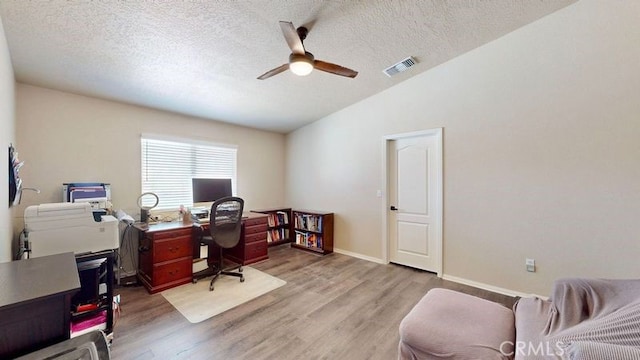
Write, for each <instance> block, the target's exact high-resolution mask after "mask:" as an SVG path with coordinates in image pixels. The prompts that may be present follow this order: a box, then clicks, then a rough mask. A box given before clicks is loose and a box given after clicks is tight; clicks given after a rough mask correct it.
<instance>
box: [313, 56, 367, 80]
mask: <svg viewBox="0 0 640 360" xmlns="http://www.w3.org/2000/svg"><path fill="white" fill-rule="evenodd" d="M313 63H314V65H313V67H314V68H316V69H318V70H320V71H324V72H328V73H331V74H335V75H340V76H346V77H350V78H354V77H356V75H358V72H357V71H355V70H351V69H348V68H346V67H343V66H340V65H336V64H332V63H328V62H324V61H320V60H315V61H314V62H313Z"/></svg>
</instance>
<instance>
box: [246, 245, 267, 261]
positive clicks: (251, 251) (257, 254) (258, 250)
mask: <svg viewBox="0 0 640 360" xmlns="http://www.w3.org/2000/svg"><path fill="white" fill-rule="evenodd" d="M244 257H245V264H247V263H253V262H256V261H260V260H264V259H267V258H268V257H269V255H268V246H267V242H266V241H263V242H255V243H251V244H245V248H244Z"/></svg>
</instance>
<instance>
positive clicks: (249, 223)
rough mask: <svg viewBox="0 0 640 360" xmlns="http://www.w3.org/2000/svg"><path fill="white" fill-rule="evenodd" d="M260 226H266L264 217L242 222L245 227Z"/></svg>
mask: <svg viewBox="0 0 640 360" xmlns="http://www.w3.org/2000/svg"><path fill="white" fill-rule="evenodd" d="M262 224H265V225H266V224H267V217H266V216H260V217H252V218H248V219H245V220H244V225H245V226H253V225H262Z"/></svg>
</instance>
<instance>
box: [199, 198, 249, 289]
mask: <svg viewBox="0 0 640 360" xmlns="http://www.w3.org/2000/svg"><path fill="white" fill-rule="evenodd" d="M243 209H244V200H242V199H241V198H239V197H233V196H228V197H224V198H221V199H218V200H216V201H215V202H214V203H213V204H212V205H211V213H210V215H209V236H207V235H206V233H204V232H201V238H200V242H201V243H202V244H205V245H216V246H217V247H218V249H219V251H217V254H215V255H217V261H216V262H215V263H212V262H210V258H211V257H213V256H215V255H214V254H211V253H209V254H208V255H207V256H208V257H209V259H207V263H209V266H210V269H211V270H213V274H211V273H209V274H206V272H205V273H204V274H203V273H202V272H201V273H198V274H194V277H193V282H194V283H196V282H197V281H198V279H199V278H203V277H208V276H211V275H213V279H211V284H210V285H209V291H213V283H214V281H216V279H217V278H218V277H219V276H220V275H230V276H236V277H239V278H240V282H244V275H243V274H242V265H241V264H236V265H235V266H232V267H228V268H225V267H224V257H223V255H224V254H223V251H224V249H231V248H233V247H235V246H236V245H238V242H239V241H240V232H241V230H242V211H243ZM213 247H214V248H215V246H213ZM211 248H212V246H209V249H211ZM212 265H213V267H212ZM234 269H238V270H237V271H232V270H234Z"/></svg>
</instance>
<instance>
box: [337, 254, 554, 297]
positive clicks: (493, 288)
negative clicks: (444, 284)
mask: <svg viewBox="0 0 640 360" xmlns="http://www.w3.org/2000/svg"><path fill="white" fill-rule="evenodd" d="M333 252H335V253H338V254H342V255H347V256H351V257H354V258H358V259H362V260H367V261H371V262H374V263H378V264H387V263H386V262H385V261H384V260H382V259H378V258H375V257H371V256H366V255H362V254H358V253H354V252H351V251H347V250H343V249H338V248H334V249H333ZM442 279H444V280H447V281H453V282H456V283H459V284H463V285H468V286H473V287H475V288H478V289H483V290H487V291H491V292H494V293H498V294H502V295H506V296H511V297H516V296H519V297H534V296H535V297H539V298H541V299H544V300H547V299H548V298H549V297H548V296H542V295H537V294H527V293H523V292H520V291H515V290H510V289H505V288H502V287H499V286H494V285H489V284H485V283H481V282H478V281H473V280H469V279H465V278H461V277H457V276H453V275H447V274H443V275H442Z"/></svg>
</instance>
